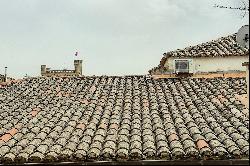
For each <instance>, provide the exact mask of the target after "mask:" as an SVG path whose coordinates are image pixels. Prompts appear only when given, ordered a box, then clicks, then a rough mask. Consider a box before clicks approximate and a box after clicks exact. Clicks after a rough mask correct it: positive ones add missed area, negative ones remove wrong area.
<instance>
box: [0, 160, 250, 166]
mask: <svg viewBox="0 0 250 166" xmlns="http://www.w3.org/2000/svg"><path fill="white" fill-rule="evenodd" d="M12 164H14V165H25V166H36V165H249V159H242V160H240V159H238V160H179V161H164V160H162V161H161V160H157V161H156V160H145V161H125V162H118V161H95V162H51V163H49V162H48V163H23V164H19V163H10V164H9V165H12ZM1 165H8V164H7V163H5V164H1V163H0V166H1Z"/></svg>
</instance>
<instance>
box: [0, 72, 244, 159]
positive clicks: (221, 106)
mask: <svg viewBox="0 0 250 166" xmlns="http://www.w3.org/2000/svg"><path fill="white" fill-rule="evenodd" d="M246 92H247V87H246V80H245V79H243V78H227V79H225V78H214V79H191V78H189V79H188V78H185V79H158V80H154V79H152V78H150V77H148V76H129V77H84V78H32V79H26V80H23V81H21V82H17V83H14V84H13V85H12V86H7V87H4V88H0V163H5V162H9V163H13V162H21V163H24V162H43V161H50V162H61V161H98V160H99V161H127V160H171V161H172V160H178V159H179V160H184V159H209V158H210V159H232V158H237V159H242V158H244V157H246V158H249V143H248V141H249V109H248V108H246V99H245V97H246Z"/></svg>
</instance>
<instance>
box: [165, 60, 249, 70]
mask: <svg viewBox="0 0 250 166" xmlns="http://www.w3.org/2000/svg"><path fill="white" fill-rule="evenodd" d="M174 59H176V58H172V57H171V58H169V59H168V61H167V62H166V64H165V67H167V68H169V71H171V72H173V71H174ZM183 59H193V65H192V69H193V72H194V73H200V72H217V71H233V70H237V71H246V67H244V66H242V63H244V62H246V61H248V56H242V57H239V56H230V57H211V58H183Z"/></svg>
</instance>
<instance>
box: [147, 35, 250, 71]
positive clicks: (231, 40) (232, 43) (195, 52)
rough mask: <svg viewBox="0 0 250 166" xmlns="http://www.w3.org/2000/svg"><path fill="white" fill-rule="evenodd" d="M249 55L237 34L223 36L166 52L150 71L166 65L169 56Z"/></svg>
mask: <svg viewBox="0 0 250 166" xmlns="http://www.w3.org/2000/svg"><path fill="white" fill-rule="evenodd" d="M246 55H249V49H247V48H244V47H242V46H240V45H239V44H238V43H237V42H236V34H233V35H229V36H226V37H221V38H219V39H217V40H213V41H209V42H206V43H202V44H198V45H195V46H190V47H186V48H184V49H177V50H175V51H170V52H167V53H164V56H163V57H162V59H161V61H160V64H159V66H158V67H155V68H153V69H151V70H150V71H149V72H150V73H151V72H152V71H154V70H156V69H160V68H163V67H164V64H165V63H166V61H167V59H168V58H169V57H175V58H199V57H228V56H246Z"/></svg>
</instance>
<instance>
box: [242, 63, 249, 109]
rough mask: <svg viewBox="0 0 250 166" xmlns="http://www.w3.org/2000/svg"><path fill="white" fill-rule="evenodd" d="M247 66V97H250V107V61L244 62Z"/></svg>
mask: <svg viewBox="0 0 250 166" xmlns="http://www.w3.org/2000/svg"><path fill="white" fill-rule="evenodd" d="M242 65H243V66H246V80H247V98H248V100H247V101H248V107H249V62H245V63H243V64H242Z"/></svg>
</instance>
